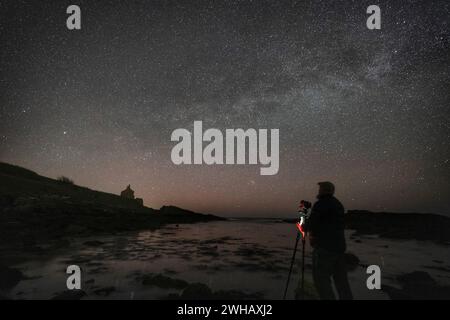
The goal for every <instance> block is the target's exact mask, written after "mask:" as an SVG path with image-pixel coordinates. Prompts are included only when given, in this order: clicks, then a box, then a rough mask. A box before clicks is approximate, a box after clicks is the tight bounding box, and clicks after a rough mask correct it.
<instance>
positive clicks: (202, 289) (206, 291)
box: [181, 283, 214, 300]
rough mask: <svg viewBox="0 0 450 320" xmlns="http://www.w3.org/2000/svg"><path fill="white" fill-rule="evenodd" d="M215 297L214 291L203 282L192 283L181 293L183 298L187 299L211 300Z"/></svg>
mask: <svg viewBox="0 0 450 320" xmlns="http://www.w3.org/2000/svg"><path fill="white" fill-rule="evenodd" d="M213 298H214V295H213V292H212V291H211V289H210V288H209V287H208V286H207V285H205V284H203V283H193V284H190V285H189V286H188V287H187V288H186V289H184V290H183V293H182V294H181V299H185V300H198V299H201V300H211V299H213Z"/></svg>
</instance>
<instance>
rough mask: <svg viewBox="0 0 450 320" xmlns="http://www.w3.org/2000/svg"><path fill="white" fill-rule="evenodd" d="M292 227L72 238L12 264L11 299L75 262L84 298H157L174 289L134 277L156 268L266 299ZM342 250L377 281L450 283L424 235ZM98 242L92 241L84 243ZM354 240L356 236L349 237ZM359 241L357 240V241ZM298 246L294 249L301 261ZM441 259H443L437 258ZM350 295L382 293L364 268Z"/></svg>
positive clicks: (56, 287) (447, 260) (184, 228)
mask: <svg viewBox="0 0 450 320" xmlns="http://www.w3.org/2000/svg"><path fill="white" fill-rule="evenodd" d="M295 232H296V229H295V227H294V226H293V225H289V224H286V223H275V222H270V221H266V222H261V221H259V222H258V221H229V222H210V223H198V224H191V225H179V226H178V227H177V226H174V225H172V226H168V227H165V228H163V229H160V230H156V231H143V232H140V233H131V234H125V235H124V234H122V235H117V236H115V237H99V238H95V239H94V238H92V239H83V240H78V241H72V243H71V245H70V247H68V248H67V249H66V250H65V251H63V252H62V253H60V254H57V255H56V257H54V258H52V259H46V260H45V259H43V260H42V261H33V262H28V263H25V264H21V265H19V266H18V267H19V268H20V269H21V270H22V271H23V272H24V273H25V274H26V275H27V276H29V277H30V279H28V280H24V281H22V282H21V283H19V285H17V286H16V287H15V288H14V290H13V291H12V292H11V294H12V297H16V298H35V299H41V298H42V299H47V298H51V297H53V296H54V295H55V294H56V293H58V292H62V291H64V290H65V283H66V274H65V268H66V267H67V265H69V264H78V265H79V266H80V267H81V268H82V289H83V290H85V291H86V292H87V293H88V296H89V298H94V299H96V298H104V296H101V295H96V294H95V293H94V291H95V290H97V289H101V288H105V287H114V288H115V291H113V292H112V293H111V294H110V295H108V296H107V297H108V298H121V299H130V298H134V299H157V298H161V297H164V296H166V295H167V294H169V293H172V292H178V291H177V290H174V289H169V290H165V289H159V288H156V287H149V286H145V285H143V284H142V279H141V278H140V276H142V275H145V274H149V273H162V274H164V275H166V276H169V277H172V278H177V279H182V280H185V281H188V282H191V283H193V282H201V283H204V284H206V285H208V286H209V287H211V288H212V289H213V290H241V291H244V292H246V293H256V292H260V293H262V294H263V295H264V297H265V298H268V299H280V298H281V297H282V294H283V290H284V286H285V282H286V277H287V273H288V268H289V263H290V259H291V255H292V249H293V246H294V242H295V236H296V234H295ZM351 234H352V232H351V231H348V232H347V238H348V250H349V251H350V252H353V253H354V254H356V255H357V256H358V257H359V258H360V260H361V265H363V266H364V265H370V264H378V265H380V267H381V270H382V284H383V283H384V284H391V285H395V282H393V281H392V279H393V278H394V277H395V276H396V275H398V274H401V273H406V272H412V271H415V270H424V271H427V272H429V273H430V275H431V276H432V277H433V278H435V280H437V281H438V282H439V283H441V284H447V285H449V284H450V273H449V272H445V271H439V270H436V269H430V268H424V266H432V267H433V266H434V267H447V268H448V267H449V266H450V257H449V255H446V256H442V253H443V252H448V251H447V248H445V247H442V246H438V245H436V244H433V243H430V242H416V241H391V240H385V239H378V238H377V237H373V236H372V237H355V238H352V239H351V238H350V237H351ZM87 240H99V241H101V242H103V244H102V245H100V246H97V247H89V246H86V245H84V244H83V243H84V242H85V241H87ZM355 240H356V241H355ZM359 241H360V242H359ZM300 250H301V248H300V246H299V251H298V255H297V263H300V259H301V252H300ZM306 250H307V258H306V280H307V281H311V271H310V268H309V266H310V264H311V261H310V252H311V249H310V248H309V247H307V249H306ZM440 261H442V262H440ZM298 270H299V269H296V270H295V271H296V272H295V274H294V276H293V278H292V282H291V285H290V289H291V290H290V291H291V292H290V294H289V297H293V290H294V288H295V287H296V284H297V281H298V280H299V276H298ZM349 278H350V282H351V286H352V289H353V291H354V295H355V298H357V299H385V298H386V297H387V296H386V295H385V294H384V293H382V292H380V291H376V290H374V291H369V290H367V288H366V278H367V275H366V273H365V268H364V267H362V266H361V267H359V268H357V269H356V270H355V271H352V272H350V274H349Z"/></svg>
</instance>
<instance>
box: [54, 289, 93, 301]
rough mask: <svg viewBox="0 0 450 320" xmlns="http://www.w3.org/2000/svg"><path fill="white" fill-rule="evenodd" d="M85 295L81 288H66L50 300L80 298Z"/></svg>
mask: <svg viewBox="0 0 450 320" xmlns="http://www.w3.org/2000/svg"><path fill="white" fill-rule="evenodd" d="M85 296H87V294H86V292H84V291H83V290H66V291H63V292H61V293H58V294H57V295H56V296H54V297H53V298H52V299H51V300H80V299H82V298H84V297H85Z"/></svg>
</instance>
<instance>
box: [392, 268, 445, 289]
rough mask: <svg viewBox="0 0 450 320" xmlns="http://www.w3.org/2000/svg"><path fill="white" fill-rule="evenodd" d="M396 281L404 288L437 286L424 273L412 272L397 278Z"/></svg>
mask: <svg viewBox="0 0 450 320" xmlns="http://www.w3.org/2000/svg"><path fill="white" fill-rule="evenodd" d="M397 279H398V281H399V282H400V283H401V284H402V285H403V286H404V287H415V286H435V285H436V284H437V283H436V281H435V280H434V279H433V278H432V277H431V276H430V275H429V274H428V273H427V272H425V271H414V272H411V273H407V274H404V275H401V276H398V278H397Z"/></svg>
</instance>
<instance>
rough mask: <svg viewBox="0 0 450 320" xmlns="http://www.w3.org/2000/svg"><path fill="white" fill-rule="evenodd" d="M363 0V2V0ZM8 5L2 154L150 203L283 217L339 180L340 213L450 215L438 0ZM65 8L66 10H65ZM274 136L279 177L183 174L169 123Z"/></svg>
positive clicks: (447, 44) (449, 53) (1, 31)
mask: <svg viewBox="0 0 450 320" xmlns="http://www.w3.org/2000/svg"><path fill="white" fill-rule="evenodd" d="M372 2H373V1H372ZM372 2H370V3H369V2H367V1H332V2H331V1H318V0H316V1H283V2H276V1H213V2H209V1H167V2H164V1H132V2H129V1H123V2H119V1H95V3H94V2H93V1H76V4H77V5H79V6H80V8H81V12H82V13H81V15H82V27H81V30H76V31H70V30H68V29H67V28H66V18H67V14H66V8H67V6H68V5H70V4H72V3H66V2H65V1H58V2H55V3H54V4H50V3H48V2H46V3H40V2H37V1H6V2H5V1H2V2H1V4H0V11H1V12H0V41H1V49H0V58H1V66H0V68H1V69H0V92H1V96H0V99H1V100H0V108H1V109H0V116H1V118H0V139H1V140H0V160H1V161H5V162H10V163H13V164H17V165H21V166H25V167H27V168H30V169H32V170H35V171H37V172H38V173H40V174H42V175H46V176H50V177H57V176H59V175H66V176H69V177H70V178H72V179H73V180H75V182H76V183H77V184H79V185H84V186H88V187H90V188H93V189H99V190H104V191H107V192H113V193H119V192H120V191H121V190H122V189H124V188H125V187H126V185H128V184H131V186H132V187H133V189H134V190H135V192H136V195H137V196H139V197H142V198H144V201H145V204H146V205H147V206H150V207H155V208H157V207H159V206H161V205H164V204H173V205H178V206H181V207H185V208H189V209H192V210H197V211H201V212H210V213H217V214H223V215H241V216H242V215H244V216H287V215H290V214H292V213H294V212H295V210H296V208H297V204H298V202H299V200H301V199H302V198H306V199H309V200H313V198H314V195H315V192H316V187H317V185H316V183H317V182H318V181H322V180H330V181H333V182H335V184H336V187H337V195H338V197H339V198H340V199H341V200H342V202H343V203H344V205H345V206H346V207H347V208H348V209H370V210H387V211H418V212H437V213H444V214H450V200H449V199H450V186H449V181H450V174H449V173H450V162H449V159H450V147H449V141H450V130H449V123H450V121H449V120H450V117H449V112H448V109H449V106H450V90H449V89H450V38H449V36H450V31H449V30H450V28H449V21H450V19H449V17H450V15H449V2H448V1H411V2H403V1H388V2H386V1H376V2H377V3H376V4H378V5H379V6H380V8H381V18H382V25H381V30H369V29H368V28H367V27H366V19H367V17H368V14H366V9H367V6H369V5H370V4H375V3H372ZM74 3H75V2H74ZM194 120H201V121H203V124H204V126H205V127H214V128H219V129H221V130H222V129H225V128H267V129H270V128H278V129H280V169H279V173H278V174H277V175H275V176H260V175H259V166H255V165H253V166H249V165H246V166H205V165H199V166H176V165H174V164H173V163H172V161H171V159H170V151H171V148H172V147H173V145H174V144H173V142H171V141H170V134H171V132H172V131H173V130H175V129H177V128H191V129H192V126H193V122H194Z"/></svg>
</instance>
